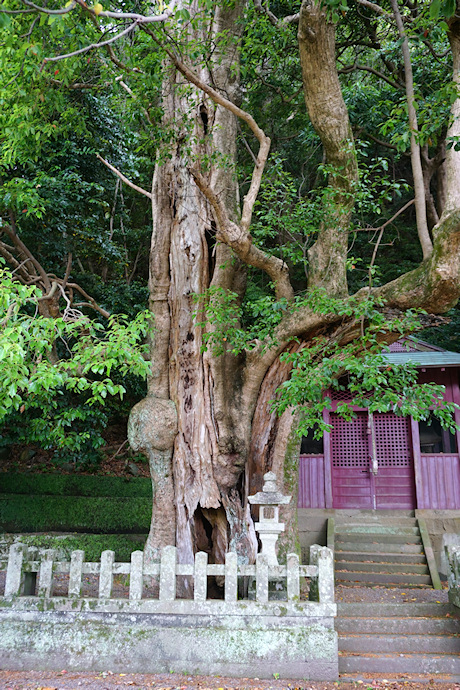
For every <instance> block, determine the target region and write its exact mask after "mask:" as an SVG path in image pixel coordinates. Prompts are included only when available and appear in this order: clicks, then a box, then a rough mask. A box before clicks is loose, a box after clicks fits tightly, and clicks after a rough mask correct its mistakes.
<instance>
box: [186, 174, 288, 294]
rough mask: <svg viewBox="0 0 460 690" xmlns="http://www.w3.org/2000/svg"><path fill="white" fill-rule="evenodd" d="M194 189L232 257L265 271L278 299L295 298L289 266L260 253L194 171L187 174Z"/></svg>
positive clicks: (201, 177)
mask: <svg viewBox="0 0 460 690" xmlns="http://www.w3.org/2000/svg"><path fill="white" fill-rule="evenodd" d="M190 172H191V174H192V176H193V179H194V180H195V182H196V184H197V186H198V187H199V189H200V190H201V191H202V193H203V194H204V196H205V197H206V199H207V200H208V201H209V203H210V204H211V207H212V209H213V213H214V217H215V219H216V223H217V226H218V232H217V239H218V240H220V241H221V242H223V243H224V244H226V245H228V246H229V247H231V248H232V249H233V251H234V252H235V254H236V255H237V256H238V257H239V258H240V259H241V260H242V261H243V262H244V263H245V264H247V265H249V266H254V268H259V269H261V270H262V271H265V273H267V275H268V276H269V277H270V278H271V280H272V281H273V284H274V286H275V294H276V298H277V299H283V298H284V299H287V300H291V299H292V298H293V297H294V291H293V289H292V286H291V283H290V280H289V269H288V266H287V265H286V264H285V263H284V261H282V260H281V259H279V258H278V257H276V256H272V255H270V254H267V253H266V252H264V251H262V250H261V249H259V248H258V247H255V246H254V245H253V244H252V237H251V235H250V234H249V232H247V231H246V230H245V229H244V227H243V225H242V224H241V226H238V225H237V224H236V223H233V222H232V221H231V220H230V218H229V217H228V214H227V210H226V208H225V206H224V204H223V203H222V202H221V200H220V199H219V198H218V196H217V195H216V194H215V193H214V192H213V190H212V189H211V187H210V186H209V185H208V183H207V182H206V180H205V178H204V176H203V175H202V174H201V172H200V171H199V170H198V169H197V168H196V167H195V168H192V169H191V170H190Z"/></svg>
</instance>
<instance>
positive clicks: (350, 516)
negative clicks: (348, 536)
mask: <svg viewBox="0 0 460 690" xmlns="http://www.w3.org/2000/svg"><path fill="white" fill-rule="evenodd" d="M334 517H335V519H336V520H337V522H339V521H344V520H350V522H353V521H354V522H358V521H362V522H366V521H367V520H378V521H379V520H384V519H385V518H396V519H398V520H400V519H401V518H405V517H409V518H415V511H414V510H394V509H392V508H391V509H390V508H386V509H384V510H372V509H371V508H369V509H368V510H363V509H362V508H336V509H335V510H334Z"/></svg>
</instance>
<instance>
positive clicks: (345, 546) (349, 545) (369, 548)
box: [335, 540, 423, 554]
mask: <svg viewBox="0 0 460 690" xmlns="http://www.w3.org/2000/svg"><path fill="white" fill-rule="evenodd" d="M358 550H359V552H360V553H382V552H383V551H384V552H385V553H398V554H399V553H401V554H403V553H405V554H423V548H422V545H421V544H391V543H390V544H389V543H386V544H385V546H383V545H381V544H377V543H369V544H368V543H366V542H363V543H360V544H359V546H357V543H356V541H341V540H340V541H339V542H338V543H336V546H335V553H339V552H343V553H345V552H348V551H358Z"/></svg>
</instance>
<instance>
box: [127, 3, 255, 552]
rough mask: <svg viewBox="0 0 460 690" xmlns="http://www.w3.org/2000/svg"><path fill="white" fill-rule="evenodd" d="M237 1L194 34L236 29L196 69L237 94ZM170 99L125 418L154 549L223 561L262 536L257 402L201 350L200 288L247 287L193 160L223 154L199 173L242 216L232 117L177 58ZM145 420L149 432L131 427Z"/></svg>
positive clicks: (222, 362) (232, 363) (226, 363)
mask: <svg viewBox="0 0 460 690" xmlns="http://www.w3.org/2000/svg"><path fill="white" fill-rule="evenodd" d="M195 11H198V8H197V7H195ZM240 12H241V5H240V4H239V3H236V4H235V5H233V6H232V7H226V8H224V9H222V8H221V7H217V8H216V9H215V12H214V17H213V20H212V22H211V24H210V25H209V24H208V25H207V26H204V25H201V28H200V29H190V31H191V32H192V33H193V36H192V35H191V36H189V38H190V39H193V40H196V41H197V42H198V43H199V44H200V43H201V44H206V42H207V41H209V40H210V37H212V36H214V37H215V36H218V35H219V36H220V40H222V36H225V35H228V36H229V37H230V40H228V41H227V43H226V45H225V46H224V47H223V49H222V50H221V51H220V49H219V50H216V52H215V54H214V56H215V58H216V59H215V61H214V65H215V67H210V68H209V67H207V66H206V67H204V66H202V65H201V66H199V67H198V68H195V69H196V73H197V74H198V76H199V78H200V79H201V80H203V81H204V82H206V83H211V84H213V85H214V87H215V88H216V89H217V90H218V91H220V92H222V93H223V94H225V96H226V98H228V99H229V100H232V101H235V100H237V98H238V88H239V83H238V50H237V39H238V35H237V32H238V30H239V22H238V19H239V16H240ZM232 37H233V38H232ZM163 105H164V119H165V126H166V127H168V126H169V127H173V128H174V130H175V135H174V140H173V145H172V147H171V150H170V152H169V153H170V158H169V160H167V161H166V162H161V163H158V164H157V166H156V170H155V177H154V184H153V217H154V233H153V239H152V251H151V279H150V291H151V309H152V313H153V315H154V321H155V335H154V339H153V346H152V379H151V381H150V385H149V396H148V398H147V399H146V400H145V401H142V402H141V403H140V404H139V405H138V406H136V408H134V410H133V413H132V415H131V422H130V429H131V434H130V439H131V443H132V444H133V445H134V446H135V447H142V448H144V449H145V450H146V452H147V453H148V454H149V456H150V466H151V470H152V481H153V484H154V495H155V499H154V509H153V519H152V529H151V532H150V535H149V538H148V542H147V545H146V551H147V553H148V554H149V555H150V557H151V558H157V557H158V550H159V549H160V548H161V546H163V545H164V544H167V543H174V542H175V543H176V545H177V547H178V552H179V559H180V561H181V562H191V561H192V560H193V556H194V552H195V551H196V550H197V548H200V549H201V550H205V551H208V552H209V553H210V555H211V558H212V559H213V560H215V561H223V559H224V555H225V552H226V551H227V550H228V549H229V548H232V549H233V550H236V551H237V552H238V553H239V555H240V556H241V557H242V558H244V559H246V560H247V559H249V558H252V557H253V553H254V549H255V543H254V534H253V533H251V525H252V523H251V520H250V518H249V517H248V515H247V514H246V507H245V505H246V504H245V502H243V490H242V486H239V484H238V483H239V480H240V476H241V473H242V471H243V470H244V466H245V462H246V458H247V450H248V445H249V438H250V422H251V413H250V411H247V410H243V409H241V395H240V390H241V386H242V382H241V372H242V362H240V361H239V360H238V359H237V358H235V357H234V356H232V355H231V354H228V355H227V354H224V355H222V356H219V357H216V356H214V355H213V352H212V350H211V349H210V350H209V351H206V352H203V342H204V341H203V335H204V332H205V329H206V328H208V329H211V328H212V326H205V327H203V326H202V325H201V323H200V322H201V321H203V319H202V316H203V314H202V313H200V310H203V309H205V299H204V298H203V297H201V298H197V296H199V295H203V294H204V293H205V292H206V291H207V290H208V288H209V287H211V286H212V287H219V288H226V289H231V290H233V291H234V292H236V293H237V294H241V295H243V294H244V288H245V269H244V268H243V267H242V265H241V263H240V262H239V261H238V260H236V258H235V257H234V256H233V254H232V251H231V250H230V249H229V248H228V247H227V246H226V245H223V244H220V243H218V242H216V240H215V234H216V233H215V230H216V227H215V222H214V218H213V215H212V212H211V208H210V206H209V204H208V202H207V200H206V198H205V196H204V195H203V194H202V192H201V191H200V189H199V188H198V186H197V184H196V183H195V180H194V177H193V175H192V174H191V167H192V166H193V164H196V162H197V161H198V162H202V161H205V160H210V159H211V157H212V155H216V156H217V157H218V161H217V164H216V165H215V166H211V168H210V169H209V170H208V171H207V172H204V173H203V171H202V174H203V175H204V176H205V178H206V182H207V184H209V185H210V186H211V187H212V189H213V191H214V192H215V193H217V194H218V195H219V198H220V199H221V201H222V202H223V203H224V204H225V208H226V210H227V213H228V215H229V217H230V218H231V219H232V218H233V219H234V220H236V219H237V216H238V206H239V203H238V192H237V186H236V180H235V174H234V165H235V162H236V121H235V118H234V115H233V114H232V113H230V112H229V111H228V110H226V109H224V108H222V107H220V106H216V105H215V104H214V103H212V102H211V101H210V100H209V99H208V98H207V97H206V96H205V95H204V94H203V92H202V91H200V90H198V89H196V88H195V87H194V86H191V85H190V84H187V83H186V82H185V81H184V78H183V77H182V76H181V75H180V73H179V72H177V71H175V70H172V69H171V68H170V69H169V79H168V80H167V82H166V83H165V88H164V100H163ZM224 157H225V160H224ZM197 300H198V301H197ZM196 312H198V317H197V316H196ZM165 403H166V404H167V405H168V408H167V409H168V412H170V415H171V418H168V422H169V428H170V429H171V430H172V429H173V428H174V424H173V421H174V420H173V419H172V418H173V414H172V413H171V409H172V408H174V409H175V414H176V426H175V429H174V431H175V432H176V433H171V434H170V435H169V436H168V441H169V446H168V448H166V447H163V448H161V449H160V448H159V447H158V443H157V441H156V438H155V437H154V435H152V433H147V428H146V427H145V426H144V425H143V423H142V420H143V418H144V417H147V416H149V417H150V425H152V424H153V425H155V424H156V423H157V420H158V419H160V426H161V420H162V415H161V412H160V410H161V411H162V410H163V408H164V406H165ZM139 429H141V430H142V433H137V436H136V431H139ZM140 436H142V440H139V438H138V437H140ZM146 436H147V440H145V437H146ZM166 445H167V444H166V443H164V442H163V446H166ZM160 477H161V482H160ZM173 497H174V499H173ZM165 523H167V524H168V525H169V530H165V529H164V524H165ZM174 528H175V539H173V538H172V535H171V532H172V531H173V530H174Z"/></svg>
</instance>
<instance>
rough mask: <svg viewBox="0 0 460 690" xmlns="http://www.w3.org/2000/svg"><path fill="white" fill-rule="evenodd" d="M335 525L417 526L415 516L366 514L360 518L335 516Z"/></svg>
mask: <svg viewBox="0 0 460 690" xmlns="http://www.w3.org/2000/svg"><path fill="white" fill-rule="evenodd" d="M335 524H336V525H406V526H412V527H416V526H417V518H415V517H407V516H404V515H402V516H399V517H398V516H396V515H384V516H380V515H377V514H375V515H366V516H365V517H363V518H362V519H360V518H357V517H349V518H344V517H340V516H336V517H335Z"/></svg>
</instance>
